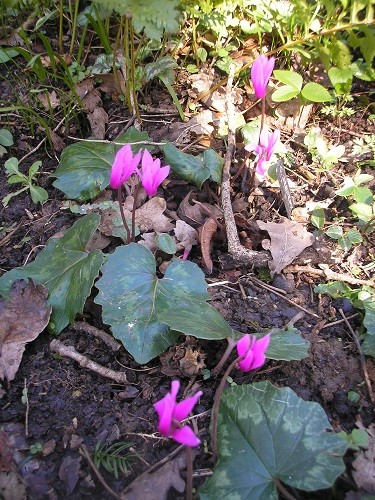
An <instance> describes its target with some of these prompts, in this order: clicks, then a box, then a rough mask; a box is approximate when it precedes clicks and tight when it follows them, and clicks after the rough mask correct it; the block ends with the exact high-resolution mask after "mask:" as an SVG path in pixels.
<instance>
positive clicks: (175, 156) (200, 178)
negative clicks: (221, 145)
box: [160, 142, 224, 189]
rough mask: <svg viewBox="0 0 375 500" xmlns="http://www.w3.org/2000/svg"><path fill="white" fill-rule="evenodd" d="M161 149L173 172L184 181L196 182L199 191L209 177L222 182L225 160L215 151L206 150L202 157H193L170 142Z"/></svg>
mask: <svg viewBox="0 0 375 500" xmlns="http://www.w3.org/2000/svg"><path fill="white" fill-rule="evenodd" d="M160 147H161V149H162V151H163V153H164V161H165V163H167V164H168V165H170V167H171V169H172V170H173V172H175V173H176V174H177V175H178V176H179V177H181V178H182V179H185V180H187V181H190V182H194V184H195V185H196V186H197V188H198V189H200V188H201V187H202V184H203V182H204V181H205V180H206V179H208V178H209V177H210V178H211V179H212V180H213V181H215V182H218V183H219V182H221V175H222V172H223V165H224V160H223V159H222V158H221V156H219V155H218V154H217V153H216V151H214V150H213V149H206V150H205V151H204V153H203V154H202V155H198V156H193V155H189V154H187V153H183V152H182V151H180V150H179V149H178V148H176V146H174V145H173V144H171V143H170V142H167V143H166V144H163V145H162V146H160Z"/></svg>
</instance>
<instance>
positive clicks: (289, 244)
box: [257, 218, 315, 276]
mask: <svg viewBox="0 0 375 500" xmlns="http://www.w3.org/2000/svg"><path fill="white" fill-rule="evenodd" d="M283 219H284V220H283V222H280V223H277V222H263V221H261V220H258V221H257V224H258V226H259V228H260V229H261V230H262V231H267V232H268V234H269V235H270V237H271V242H270V243H269V242H268V243H267V244H266V243H265V244H263V248H265V249H266V250H269V251H270V252H271V255H272V260H271V261H270V262H269V264H268V265H269V268H270V271H271V275H272V276H273V275H274V274H277V273H280V272H281V271H282V270H283V269H284V267H286V266H287V265H288V264H291V263H292V262H293V260H294V259H295V258H296V257H298V255H299V254H300V253H302V251H303V250H304V249H305V248H307V247H309V246H311V245H312V244H313V243H314V241H315V237H314V235H313V234H312V233H309V232H308V231H307V229H306V228H305V226H304V225H303V224H300V223H298V222H293V221H291V220H289V219H286V218H283Z"/></svg>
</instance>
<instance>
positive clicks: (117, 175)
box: [109, 144, 142, 189]
mask: <svg viewBox="0 0 375 500" xmlns="http://www.w3.org/2000/svg"><path fill="white" fill-rule="evenodd" d="M141 156H142V151H138V153H137V154H136V155H135V156H133V152H132V148H131V147H130V144H125V146H122V148H121V149H119V150H118V151H117V153H116V156H115V159H114V162H113V165H112V168H111V176H110V179H109V185H110V186H111V188H112V189H118V188H119V187H121V186H122V185H123V184H124V182H126V181H127V180H128V179H129V177H130V176H131V175H132V174H134V172H135V170H136V168H137V166H138V165H139V162H140V161H141Z"/></svg>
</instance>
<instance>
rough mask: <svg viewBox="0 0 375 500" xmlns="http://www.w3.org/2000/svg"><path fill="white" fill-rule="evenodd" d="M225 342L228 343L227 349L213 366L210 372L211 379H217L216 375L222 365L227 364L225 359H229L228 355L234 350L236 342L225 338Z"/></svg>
mask: <svg viewBox="0 0 375 500" xmlns="http://www.w3.org/2000/svg"><path fill="white" fill-rule="evenodd" d="M227 342H228V347H227V348H226V350H225V352H224V354H223V355H222V357H221V359H220V361H219V362H218V364H217V365H216V366H215V368H214V369H213V370H211V377H214V378H215V377H217V375H218V373H219V372H220V370H221V369H222V368H223V366H224V364H225V363H226V362H227V359H228V358H229V356H230V353H231V352H232V351H233V349H234V348H235V346H236V344H237V340H234V339H232V338H230V337H228V338H227Z"/></svg>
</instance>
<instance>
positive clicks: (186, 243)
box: [174, 220, 198, 251]
mask: <svg viewBox="0 0 375 500" xmlns="http://www.w3.org/2000/svg"><path fill="white" fill-rule="evenodd" d="M174 234H175V236H176V238H177V240H178V241H179V242H180V245H181V247H182V248H184V249H185V250H188V251H190V250H191V248H192V246H193V245H196V244H197V237H198V233H197V231H196V230H195V229H194V228H193V227H191V226H189V224H187V223H186V222H184V221H183V220H177V221H176V227H175V229H174ZM179 250H180V248H179Z"/></svg>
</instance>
